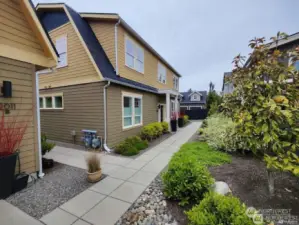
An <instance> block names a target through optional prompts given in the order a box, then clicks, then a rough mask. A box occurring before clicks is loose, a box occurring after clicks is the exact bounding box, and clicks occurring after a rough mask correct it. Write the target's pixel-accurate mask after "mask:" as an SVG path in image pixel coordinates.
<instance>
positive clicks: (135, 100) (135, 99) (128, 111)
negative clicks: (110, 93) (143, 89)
mask: <svg viewBox="0 0 299 225" xmlns="http://www.w3.org/2000/svg"><path fill="white" fill-rule="evenodd" d="M122 112H123V113H122V117H123V118H122V120H123V129H126V128H130V127H134V126H140V125H142V122H143V119H142V118H143V112H142V95H137V94H133V93H127V92H123V93H122Z"/></svg>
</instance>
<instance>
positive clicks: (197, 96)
mask: <svg viewBox="0 0 299 225" xmlns="http://www.w3.org/2000/svg"><path fill="white" fill-rule="evenodd" d="M191 101H200V95H199V94H193V95H191Z"/></svg>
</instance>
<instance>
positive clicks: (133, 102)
mask: <svg viewBox="0 0 299 225" xmlns="http://www.w3.org/2000/svg"><path fill="white" fill-rule="evenodd" d="M124 97H129V98H132V125H130V126H124V118H125V116H124ZM142 97H143V96H142V95H139V94H135V93H130V92H122V97H121V99H122V100H121V111H122V127H123V130H126V129H130V128H133V127H139V126H142V125H143V99H142ZM135 98H138V99H141V116H140V117H141V118H140V123H139V124H135Z"/></svg>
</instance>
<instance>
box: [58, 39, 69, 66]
mask: <svg viewBox="0 0 299 225" xmlns="http://www.w3.org/2000/svg"><path fill="white" fill-rule="evenodd" d="M56 50H57V52H58V54H59V59H58V65H57V68H61V67H65V66H67V36H62V37H60V38H58V39H56Z"/></svg>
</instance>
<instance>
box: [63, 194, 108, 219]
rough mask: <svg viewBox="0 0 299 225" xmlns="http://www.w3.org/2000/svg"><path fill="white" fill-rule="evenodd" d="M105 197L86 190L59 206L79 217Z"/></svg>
mask: <svg viewBox="0 0 299 225" xmlns="http://www.w3.org/2000/svg"><path fill="white" fill-rule="evenodd" d="M105 197H106V196H105V195H102V194H100V193H97V192H94V191H91V190H86V191H84V192H82V193H81V194H79V195H77V196H76V197H74V198H72V199H71V200H69V201H68V202H66V203H64V204H63V205H62V206H60V208H61V209H63V210H64V211H67V212H69V213H71V214H73V215H75V216H77V217H81V216H83V215H84V214H85V213H87V212H88V211H89V210H90V209H91V208H92V207H94V206H95V205H96V204H98V203H99V202H100V201H101V200H103V199H104V198H105Z"/></svg>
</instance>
